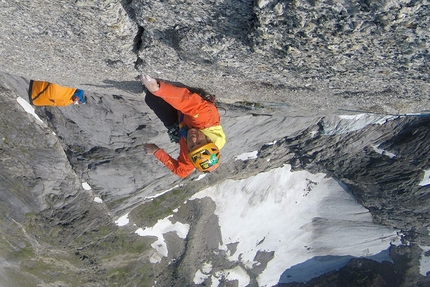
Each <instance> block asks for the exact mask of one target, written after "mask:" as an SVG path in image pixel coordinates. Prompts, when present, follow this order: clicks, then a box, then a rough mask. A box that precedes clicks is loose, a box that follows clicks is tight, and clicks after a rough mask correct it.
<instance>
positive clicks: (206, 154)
mask: <svg viewBox="0 0 430 287" xmlns="http://www.w3.org/2000/svg"><path fill="white" fill-rule="evenodd" d="M188 158H189V159H190V161H191V162H192V163H193V165H194V166H195V168H197V169H198V170H200V171H202V172H211V171H214V170H215V169H216V168H217V167H218V166H219V163H220V154H219V149H218V147H217V146H216V145H215V144H214V143H212V142H210V143H207V144H205V145H203V146H201V147H198V148H196V149H195V150H193V151H190V152H189V153H188Z"/></svg>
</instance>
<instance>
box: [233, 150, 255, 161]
mask: <svg viewBox="0 0 430 287" xmlns="http://www.w3.org/2000/svg"><path fill="white" fill-rule="evenodd" d="M257 154H258V151H252V152H246V153H243V154H241V155H238V156H236V157H235V158H234V159H235V160H243V161H245V160H248V159H256V158H257Z"/></svg>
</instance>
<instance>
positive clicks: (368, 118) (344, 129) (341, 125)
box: [323, 114, 397, 135]
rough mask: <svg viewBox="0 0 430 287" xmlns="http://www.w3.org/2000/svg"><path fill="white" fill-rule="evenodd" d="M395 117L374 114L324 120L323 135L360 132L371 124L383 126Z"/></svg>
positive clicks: (342, 116)
mask: <svg viewBox="0 0 430 287" xmlns="http://www.w3.org/2000/svg"><path fill="white" fill-rule="evenodd" d="M395 118H397V116H385V115H376V114H357V115H340V116H337V117H335V118H333V119H325V120H324V123H323V125H324V134H326V135H334V134H344V133H349V132H352V131H356V130H360V129H363V128H365V127H366V126H368V125H371V124H379V125H383V124H385V123H386V122H387V121H388V120H392V119H395Z"/></svg>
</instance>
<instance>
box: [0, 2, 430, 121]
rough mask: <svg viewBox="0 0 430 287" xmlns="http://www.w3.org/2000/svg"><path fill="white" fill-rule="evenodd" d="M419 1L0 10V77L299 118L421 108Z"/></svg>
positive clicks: (423, 6)
mask: <svg viewBox="0 0 430 287" xmlns="http://www.w3.org/2000/svg"><path fill="white" fill-rule="evenodd" d="M428 5H429V4H428V2H427V1H424V0H421V1H416V0H405V1H382V2H381V1H364V0H354V1H340V0H339V1H309V0H295V1H277V0H273V1H270V0H261V1H254V0H246V1H224V2H216V1H192V2H186V1H181V0H178V1H168V2H165V1H143V0H141V1H138V0H133V1H132V0H123V1H102V2H100V1H89V0H78V1H75V2H73V3H71V2H70V1H56V2H55V3H52V2H50V1H46V0H38V1H33V2H31V3H30V2H22V1H5V2H2V3H1V8H2V11H4V12H3V13H2V15H1V16H0V20H1V23H2V33H1V35H0V37H1V38H0V40H1V42H2V46H1V48H0V52H1V54H2V56H3V57H2V60H1V62H0V65H1V67H2V68H1V70H2V71H3V72H7V73H10V74H14V75H19V76H23V77H25V78H31V79H41V80H48V81H51V82H54V83H58V84H63V85H68V86H72V87H80V88H83V89H85V90H90V91H94V92H99V93H105V94H119V95H125V94H130V93H131V94H133V95H136V93H139V86H137V85H136V83H135V82H134V81H133V79H134V77H135V76H136V75H137V73H138V72H147V73H150V74H152V75H153V76H157V77H159V78H163V79H167V80H172V81H179V82H184V83H187V84H188V85H190V86H197V87H201V88H205V89H206V90H208V91H210V92H212V93H215V94H216V95H217V96H218V97H219V98H220V99H222V100H224V101H225V102H234V101H237V100H247V101H260V102H261V101H265V102H277V103H287V104H289V105H291V106H292V107H294V108H295V109H296V110H297V109H298V110H300V111H307V112H311V111H313V112H315V111H318V110H320V111H321V110H324V111H326V110H328V111H333V110H337V109H348V110H361V111H370V112H378V113H392V114H398V113H410V112H422V111H426V110H430V107H429V98H428V95H429V85H428V75H429V68H428V67H429V66H428V60H429V52H428V49H429V47H428V43H429V36H430V35H429V27H428V25H429V24H428V23H429V22H430V21H429V17H430V15H429V9H428Z"/></svg>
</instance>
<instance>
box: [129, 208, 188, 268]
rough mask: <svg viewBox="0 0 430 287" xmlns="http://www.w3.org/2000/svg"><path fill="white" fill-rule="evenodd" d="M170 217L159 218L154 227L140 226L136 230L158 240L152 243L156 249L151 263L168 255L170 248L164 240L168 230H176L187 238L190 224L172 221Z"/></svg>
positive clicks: (179, 234) (142, 234) (180, 236)
mask: <svg viewBox="0 0 430 287" xmlns="http://www.w3.org/2000/svg"><path fill="white" fill-rule="evenodd" d="M169 217H170V216H169ZM169 217H166V218H164V219H160V220H158V222H157V223H156V224H155V225H154V226H153V227H148V228H145V229H143V228H139V229H137V230H136V231H135V233H137V234H138V235H140V236H154V237H157V240H156V241H155V242H154V243H152V244H151V246H152V248H154V249H155V252H154V254H153V255H152V256H151V258H150V262H151V263H158V262H160V261H161V259H162V257H167V255H168V250H167V244H166V242H165V240H164V234H165V233H167V232H176V234H177V235H178V236H179V238H182V239H184V238H186V237H187V235H188V231H189V229H190V226H189V224H183V223H180V222H175V223H174V224H172V222H171V221H170V220H169Z"/></svg>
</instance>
